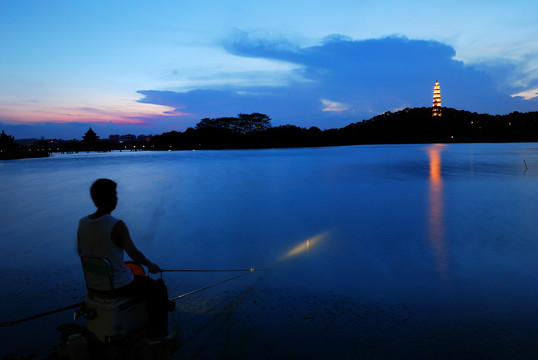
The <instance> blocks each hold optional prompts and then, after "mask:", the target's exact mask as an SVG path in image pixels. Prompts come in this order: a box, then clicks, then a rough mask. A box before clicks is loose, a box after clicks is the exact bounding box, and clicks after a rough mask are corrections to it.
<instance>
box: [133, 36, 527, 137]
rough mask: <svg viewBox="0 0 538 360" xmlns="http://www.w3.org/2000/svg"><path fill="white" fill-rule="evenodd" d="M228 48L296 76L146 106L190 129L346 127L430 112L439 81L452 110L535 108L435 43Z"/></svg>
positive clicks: (169, 96) (152, 96) (149, 95)
mask: <svg viewBox="0 0 538 360" xmlns="http://www.w3.org/2000/svg"><path fill="white" fill-rule="evenodd" d="M225 48H226V49H227V51H228V52H230V53H231V54H234V55H237V56H242V57H250V58H263V59H270V60H274V61H281V62H287V63H292V64H294V65H296V66H297V70H296V73H295V74H293V76H290V81H289V83H288V84H286V85H283V86H278V87H267V86H265V87H262V86H259V87H249V88H231V87H222V88H220V89H203V90H194V91H189V92H172V91H157V90H143V91H139V93H140V94H142V95H144V98H143V99H141V100H140V102H143V103H150V104H158V105H168V106H172V107H174V108H176V109H177V110H178V111H182V112H188V113H190V114H192V117H191V118H189V119H188V120H187V118H184V121H187V122H189V124H186V125H187V126H192V125H193V124H194V123H195V122H197V121H198V120H200V119H201V118H203V117H219V116H234V115H236V114H238V113H251V112H262V113H266V114H268V115H270V116H271V117H272V118H273V124H274V125H281V124H294V125H298V126H302V127H309V126H318V127H320V128H331V127H342V126H345V125H347V124H349V123H351V122H357V121H361V120H363V119H368V118H371V117H373V116H374V115H377V114H380V113H383V112H385V111H394V110H397V109H402V108H405V107H422V106H431V99H432V91H433V85H434V83H435V80H439V82H440V83H441V90H442V98H443V106H447V107H452V108H456V109H461V110H468V111H472V112H480V113H489V114H506V113H510V112H512V111H516V110H517V111H529V110H531V109H532V107H531V105H532V103H534V105H536V101H524V100H521V99H518V98H512V97H510V95H509V93H501V92H500V91H499V90H498V89H499V86H498V85H497V84H496V83H495V82H494V81H493V80H492V79H491V78H490V77H489V76H488V75H487V74H486V73H485V72H482V71H479V70H477V69H476V68H473V67H470V66H466V65H465V64H464V63H463V62H461V61H457V60H455V59H454V57H455V55H456V53H455V50H454V49H453V48H452V47H450V46H448V45H445V44H442V43H439V42H436V41H425V40H410V39H407V38H405V37H387V38H382V39H372V40H361V41H354V40H351V39H349V38H346V37H343V36H338V35H335V36H330V37H328V38H327V39H325V41H324V42H323V43H321V44H320V45H317V46H312V47H306V48H301V47H297V46H294V45H293V44H291V43H289V42H285V41H281V42H275V41H269V40H261V39H252V38H250V37H248V35H244V36H237V37H235V38H234V40H233V41H230V42H227V43H226V44H225ZM323 100H325V103H323V102H322V101H323ZM330 102H333V104H334V106H333V107H332V110H339V111H323V109H326V110H328V108H327V106H329V104H330ZM169 120H171V119H168V121H169ZM175 120H176V121H178V119H175ZM179 121H181V120H179Z"/></svg>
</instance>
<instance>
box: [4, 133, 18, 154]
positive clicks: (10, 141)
mask: <svg viewBox="0 0 538 360" xmlns="http://www.w3.org/2000/svg"><path fill="white" fill-rule="evenodd" d="M18 147H19V145H18V144H17V143H16V142H15V138H14V137H13V136H10V135H8V134H6V133H5V132H4V130H2V133H1V134H0V150H2V151H9V150H16V149H17V148H18Z"/></svg>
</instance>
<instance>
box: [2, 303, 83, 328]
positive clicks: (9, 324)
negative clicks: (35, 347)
mask: <svg viewBox="0 0 538 360" xmlns="http://www.w3.org/2000/svg"><path fill="white" fill-rule="evenodd" d="M84 304H85V302H84V301H82V302H79V303H76V304H72V305H69V306H65V307H63V308H60V309H56V310H51V311H47V312H44V313H41V314H37V315H32V316H28V317H26V318H24V319H19V320H14V321H9V322H6V323H3V324H0V327H8V326H11V325H15V324H18V323H21V322H25V321H29V320H33V319H37V318H40V317H44V316H47V315H52V314H56V313H59V312H61V311H65V310H69V309H74V308H76V307H80V306H82V305H84Z"/></svg>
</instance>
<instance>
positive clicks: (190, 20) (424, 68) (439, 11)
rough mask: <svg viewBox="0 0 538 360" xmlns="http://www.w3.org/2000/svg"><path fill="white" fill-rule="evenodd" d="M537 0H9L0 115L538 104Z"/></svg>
mask: <svg viewBox="0 0 538 360" xmlns="http://www.w3.org/2000/svg"><path fill="white" fill-rule="evenodd" d="M537 34H538V2H536V1H527V0H513V1H510V2H506V1H496V0H490V1H481V0H480V1H471V0H467V1H459V0H456V1H450V2H449V1H438V2H431V1H405V2H404V1H392V0H391V1H383V0H376V1H350V0H348V1H344V0H334V1H331V2H327V1H315V0H310V1H290V0H287V1H280V0H277V1H271V2H263V3H262V2H258V1H237V0H231V1H226V2H224V1H222V2H219V1H204V0H198V1H196V2H194V1H161V0H153V1H121V0H120V1H85V0H80V1H70V0H69V1H36V0H29V1H15V0H13V1H12V0H3V1H1V2H0V48H1V49H2V51H1V54H2V56H0V83H1V84H2V86H1V87H0V128H1V129H4V130H6V132H7V133H8V134H12V135H14V136H15V137H16V138H25V137H41V136H44V137H46V138H64V139H70V138H81V136H82V135H83V134H84V132H85V131H86V130H87V129H88V127H89V126H92V128H93V129H94V130H96V132H97V134H98V135H100V136H101V137H108V135H109V134H113V133H119V134H127V133H134V134H160V133H162V132H165V131H171V130H178V131H183V130H185V129H186V128H188V127H191V126H194V125H195V124H196V123H197V122H198V121H199V120H200V119H202V118H204V117H219V116H235V115H237V114H238V113H251V112H262V113H265V114H267V115H269V116H270V117H271V118H272V119H273V125H275V126H277V125H282V124H293V125H297V126H301V127H310V126H318V127H320V128H322V129H326V128H334V127H342V126H345V125H347V124H349V123H352V122H356V121H361V120H363V119H368V118H371V117H372V116H374V115H377V114H380V113H383V112H385V111H396V110H398V109H403V108H405V107H422V106H431V98H432V90H433V85H434V83H435V80H439V82H440V84H441V93H442V100H443V106H448V107H453V108H456V109H462V110H469V111H476V112H486V113H491V114H506V113H510V112H512V111H522V112H523V111H536V110H538V95H537V93H538V61H536V59H538V35H537Z"/></svg>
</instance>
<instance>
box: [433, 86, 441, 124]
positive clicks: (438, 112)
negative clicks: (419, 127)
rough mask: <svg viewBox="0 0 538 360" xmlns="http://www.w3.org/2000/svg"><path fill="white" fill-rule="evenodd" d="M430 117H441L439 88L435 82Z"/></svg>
mask: <svg viewBox="0 0 538 360" xmlns="http://www.w3.org/2000/svg"><path fill="white" fill-rule="evenodd" d="M432 116H441V86H440V85H439V81H437V80H435V86H434V87H433V106H432Z"/></svg>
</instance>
